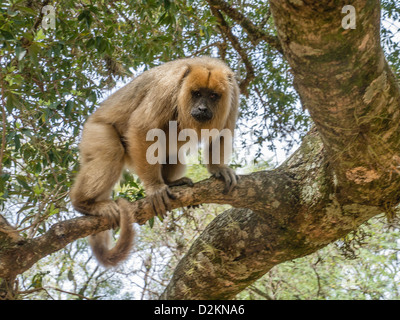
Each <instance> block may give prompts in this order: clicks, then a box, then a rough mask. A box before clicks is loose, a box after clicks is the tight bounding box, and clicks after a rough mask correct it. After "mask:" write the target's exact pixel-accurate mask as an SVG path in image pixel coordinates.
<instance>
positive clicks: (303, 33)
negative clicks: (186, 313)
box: [161, 0, 400, 299]
mask: <svg viewBox="0 0 400 320" xmlns="http://www.w3.org/2000/svg"><path fill="white" fill-rule="evenodd" d="M211 2H212V3H213V4H215V3H216V2H218V3H219V2H222V1H210V3H211ZM270 3H271V11H272V14H273V17H274V21H275V23H276V27H277V30H278V34H279V37H280V40H281V43H282V46H283V51H284V55H285V57H287V59H288V62H289V64H290V65H291V68H292V70H293V74H294V79H295V87H296V89H297V91H298V93H299V95H300V97H301V101H302V103H303V106H305V107H307V108H308V109H309V111H310V114H311V116H312V118H313V120H314V122H315V124H316V128H314V129H313V130H312V131H311V132H310V133H309V134H308V135H307V136H306V137H305V138H304V140H303V143H302V145H301V147H300V148H299V150H297V151H296V152H295V153H294V154H293V156H292V157H291V158H289V159H288V160H287V161H286V162H285V163H284V164H282V165H281V166H280V167H279V168H278V169H276V170H274V171H273V177H274V180H275V181H279V185H275V184H274V182H273V181H265V180H263V179H262V178H261V177H259V178H260V180H259V181H258V184H257V185H256V186H255V187H256V193H258V191H261V190H262V191H261V192H262V193H263V194H264V196H267V199H265V201H264V203H263V205H260V202H258V205H256V206H255V207H256V208H250V209H252V210H249V209H231V210H228V211H226V212H224V213H222V214H221V215H219V216H218V217H217V218H216V219H215V220H214V221H213V222H212V223H211V224H210V225H209V226H208V227H207V228H206V230H204V232H203V233H202V235H201V236H200V237H199V238H198V239H197V240H196V241H195V242H194V244H193V245H192V247H191V248H190V250H189V251H188V253H187V254H186V255H185V256H184V257H183V258H182V260H181V261H180V262H179V264H178V266H177V268H176V270H175V272H174V275H173V277H172V279H171V282H170V283H169V285H168V286H167V288H166V290H165V291H164V293H163V294H162V296H161V298H163V299H231V298H233V297H234V296H235V295H236V294H237V293H239V292H240V291H241V290H243V289H244V288H245V287H247V286H248V285H250V284H251V283H253V282H254V281H255V280H256V279H258V278H259V277H261V276H262V275H264V274H265V273H266V272H268V271H269V270H270V269H271V268H272V267H273V266H275V265H277V264H279V263H281V262H284V261H287V260H291V259H296V258H299V257H302V256H304V255H307V254H309V253H312V252H315V251H316V250H318V249H320V248H322V247H324V246H326V245H327V244H329V243H331V242H332V241H335V240H336V239H339V238H341V237H343V236H344V235H346V234H347V233H348V232H350V231H352V230H355V229H356V228H357V227H358V226H359V225H360V224H361V223H363V222H365V221H367V220H368V219H369V218H371V217H373V216H375V215H377V214H379V213H382V212H383V211H384V210H387V208H388V207H394V206H396V205H398V203H399V202H400V175H399V174H398V173H397V171H396V170H394V168H396V167H398V166H399V159H400V112H399V106H400V90H399V87H398V85H397V83H396V81H395V78H394V76H393V74H392V72H391V70H390V68H389V67H388V65H387V63H386V61H385V59H384V55H383V51H382V48H381V46H380V39H379V27H380V21H379V18H380V17H379V11H380V3H379V1H378V0H375V1H367V0H356V1H353V3H352V5H353V6H355V7H356V8H357V28H356V29H355V30H344V29H343V28H342V27H341V20H342V18H343V17H342V16H341V9H342V7H343V6H344V5H346V4H347V3H346V2H345V1H339V2H338V1H334V2H333V1H328V0H326V1H319V2H315V1H311V0H310V1H308V0H302V1H292V0H283V1H282V0H271V1H270ZM221 10H222V9H221ZM270 174H271V172H270ZM268 176H269V175H268ZM278 176H279V177H281V178H282V177H286V179H284V178H282V179H277V177H278ZM271 183H272V185H271ZM264 184H265V185H266V188H264ZM258 188H260V190H258ZM271 193H272V194H273V196H272V197H271ZM278 193H281V194H280V195H279V194H278ZM249 194H250V195H251V194H252V192H250V193H249ZM255 201H257V200H255ZM258 201H262V197H261V199H258ZM243 202H245V203H246V206H245V207H246V208H249V207H250V206H249V203H252V202H253V199H243ZM236 206H238V205H236Z"/></svg>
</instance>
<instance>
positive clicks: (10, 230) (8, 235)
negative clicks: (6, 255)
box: [0, 214, 23, 243]
mask: <svg viewBox="0 0 400 320" xmlns="http://www.w3.org/2000/svg"><path fill="white" fill-rule="evenodd" d="M20 241H23V237H22V236H21V235H20V234H19V232H18V231H17V230H16V229H15V228H14V227H13V226H12V225H11V224H10V223H9V222H8V221H7V220H6V218H4V217H3V216H2V215H1V214H0V243H7V242H8V243H18V242H20Z"/></svg>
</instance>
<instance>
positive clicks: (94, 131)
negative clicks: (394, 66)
mask: <svg viewBox="0 0 400 320" xmlns="http://www.w3.org/2000/svg"><path fill="white" fill-rule="evenodd" d="M201 88H208V89H210V90H213V92H216V93H217V94H218V95H219V96H220V99H219V101H218V103H217V106H216V110H214V113H213V117H212V119H210V121H207V122H201V123H200V122H198V121H196V120H195V119H194V118H193V117H192V116H191V112H190V110H191V108H192V104H193V103H192V95H191V94H192V92H193V90H198V89H201ZM238 103H239V88H238V85H237V83H236V80H235V77H234V74H233V72H232V71H231V70H230V69H229V67H227V66H226V64H225V63H223V62H222V61H220V60H218V59H214V58H210V57H201V58H193V59H181V60H176V61H171V62H168V63H165V64H163V65H161V66H158V67H155V68H153V69H150V70H148V71H146V72H144V73H143V74H141V75H140V76H138V77H137V78H136V79H134V80H133V81H132V82H130V83H129V84H127V85H126V86H124V87H123V88H121V89H120V90H118V91H117V92H115V93H114V94H113V95H111V96H110V97H109V98H108V99H107V100H106V101H104V102H103V103H102V104H101V106H100V107H99V108H98V110H97V111H96V112H94V113H93V114H92V115H91V116H90V117H89V119H88V121H87V122H86V124H85V125H84V129H83V133H82V140H81V143H80V155H81V159H80V171H79V173H78V175H77V177H76V180H75V183H74V185H73V187H72V189H71V194H70V195H71V200H72V204H73V206H74V207H75V209H76V210H77V211H79V212H81V213H83V214H89V215H101V216H106V217H108V218H109V219H110V220H111V221H112V222H113V224H114V226H118V225H119V226H120V229H121V232H120V237H119V240H118V242H117V244H116V245H115V246H114V248H112V249H110V248H109V245H110V236H109V233H108V232H107V233H99V234H97V235H93V236H91V238H90V244H91V246H92V249H93V252H94V254H95V256H96V258H97V259H98V261H99V262H100V263H101V264H103V265H105V266H115V265H117V264H118V263H119V262H121V261H123V260H124V259H126V257H127V256H128V254H129V252H130V250H131V247H132V243H133V237H134V231H133V228H132V226H131V222H132V221H133V220H134V219H133V218H132V219H130V217H129V215H130V214H131V213H130V212H129V204H128V203H127V202H126V201H124V200H122V199H119V200H118V201H113V200H111V197H110V195H111V191H112V189H113V187H114V185H115V184H116V183H117V182H118V181H119V179H120V176H121V172H122V170H123V168H124V167H126V166H127V167H130V168H132V169H133V170H134V172H135V173H136V174H137V175H138V176H139V178H140V179H141V181H142V182H143V184H144V187H145V190H146V193H147V196H148V198H149V200H150V201H151V203H152V205H153V208H154V211H155V214H161V215H164V214H165V213H166V211H168V210H170V205H169V199H170V198H173V197H174V196H173V195H172V194H171V192H170V191H169V187H168V185H170V186H171V185H173V184H174V182H176V181H178V182H179V181H180V179H181V182H182V183H188V181H189V182H190V179H188V178H182V177H183V175H184V172H185V166H184V165H183V164H181V163H178V164H175V165H172V164H167V165H161V164H154V165H152V164H149V163H148V162H147V161H146V150H147V148H148V147H149V146H150V145H151V144H152V143H153V142H151V141H146V134H147V132H148V131H149V130H150V129H155V128H158V129H162V130H165V132H166V133H167V128H168V123H169V121H172V120H176V121H177V123H178V130H182V129H185V128H191V129H194V130H196V132H197V133H198V135H199V136H200V131H201V129H213V128H216V129H218V130H221V129H223V128H228V129H230V130H232V132H233V130H234V128H235V123H236V117H237V109H238ZM223 157H224V155H223V154H222V158H223ZM207 167H208V170H209V172H210V173H212V174H214V175H216V176H217V177H221V178H223V179H224V180H225V181H226V183H227V188H228V189H229V190H231V189H232V188H233V187H234V185H235V184H236V175H235V174H234V172H233V170H232V169H230V168H228V167H227V166H225V165H222V164H221V165H220V164H216V165H215V164H210V165H208V166H207ZM227 179H228V180H227ZM167 184H168V185H167Z"/></svg>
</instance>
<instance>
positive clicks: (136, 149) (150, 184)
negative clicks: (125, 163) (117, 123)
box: [128, 127, 176, 217]
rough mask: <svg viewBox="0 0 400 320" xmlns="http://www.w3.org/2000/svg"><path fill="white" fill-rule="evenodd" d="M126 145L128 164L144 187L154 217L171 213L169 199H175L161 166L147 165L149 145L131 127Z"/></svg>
mask: <svg viewBox="0 0 400 320" xmlns="http://www.w3.org/2000/svg"><path fill="white" fill-rule="evenodd" d="M128 145H129V147H128V155H129V164H130V166H131V167H132V169H133V171H134V172H135V173H136V174H137V175H138V176H139V178H140V180H141V182H142V183H143V185H144V188H145V190H146V194H147V197H148V200H149V201H150V203H151V205H152V207H153V212H154V215H156V216H161V217H163V216H165V214H166V213H167V211H171V203H170V199H176V198H175V196H174V195H173V194H172V193H171V191H170V190H169V187H168V185H167V184H166V183H165V181H164V179H163V177H162V174H161V167H162V164H160V163H154V164H153V163H149V161H148V159H147V158H146V151H147V149H148V147H149V146H150V143H149V142H148V141H146V137H145V136H144V135H143V134H142V133H141V132H138V131H137V130H135V129H134V128H132V127H131V128H130V131H129V133H128Z"/></svg>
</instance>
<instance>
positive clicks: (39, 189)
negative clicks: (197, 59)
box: [0, 0, 400, 299]
mask: <svg viewBox="0 0 400 320" xmlns="http://www.w3.org/2000/svg"><path fill="white" fill-rule="evenodd" d="M43 3H45V4H50V5H52V6H54V8H55V12H56V21H55V23H56V28H55V29H51V28H49V29H45V28H44V27H43V26H42V22H45V21H43V19H45V16H43V14H40V12H41V8H42V6H43ZM43 3H41V2H39V1H34V0H27V1H23V0H11V1H8V2H1V4H0V90H1V100H0V106H1V113H2V117H1V119H0V121H1V126H0V127H1V129H0V130H1V152H0V159H1V161H0V163H1V166H0V207H1V210H2V215H3V216H5V217H6V218H7V219H8V220H9V221H10V222H12V223H13V224H14V225H15V226H16V227H17V228H18V229H20V230H22V231H23V235H24V236H25V237H27V238H33V237H36V236H39V235H41V234H43V233H44V232H46V230H47V229H48V227H49V226H50V225H51V224H53V223H55V222H57V221H59V220H60V219H69V218H71V217H72V216H73V215H74V212H73V210H72V209H71V207H70V205H69V199H68V191H69V188H70V186H71V181H72V179H73V176H74V173H75V172H76V170H77V166H78V159H79V155H78V142H79V134H80V131H81V128H82V124H83V123H84V121H85V119H86V117H87V116H88V115H89V114H90V113H91V112H92V111H93V110H94V109H95V108H96V107H97V106H98V105H99V103H100V102H101V101H102V100H103V99H104V98H105V97H106V96H108V95H109V94H110V92H111V91H112V90H115V88H117V87H119V86H121V85H122V84H123V83H126V82H127V81H129V77H131V76H132V75H133V76H134V75H137V74H138V73H139V72H141V71H143V70H145V69H147V68H150V67H152V66H154V65H158V64H160V63H161V62H164V61H168V60H171V59H176V58H180V57H184V56H186V57H188V56H198V55H205V54H207V55H214V56H220V57H222V58H224V59H225V60H226V61H227V62H228V63H229V64H230V65H231V67H232V68H233V69H234V70H235V71H236V72H237V75H238V79H239V81H245V80H246V79H250V81H249V83H248V84H247V88H246V89H247V95H246V96H243V97H242V104H241V113H240V121H239V132H240V134H239V139H238V140H239V142H243V146H246V147H249V145H251V144H252V143H254V146H255V149H254V150H255V151H252V153H251V157H252V160H253V159H254V158H257V159H259V160H260V161H259V164H256V165H255V168H257V169H258V170H259V169H261V168H264V167H265V162H266V159H269V158H270V154H269V153H267V150H266V149H267V148H268V149H270V150H275V149H276V148H277V141H279V140H280V141H281V142H283V143H284V147H285V148H286V149H290V148H291V147H292V146H293V145H294V144H295V143H296V142H298V140H299V138H300V137H301V136H302V135H303V134H304V133H305V132H306V131H307V130H308V128H309V126H310V122H309V118H308V116H307V114H306V113H305V112H304V111H303V110H301V108H300V107H299V102H298V97H297V95H296V93H295V91H294V89H293V87H292V80H293V79H292V76H291V73H290V70H289V67H288V64H287V63H286V61H284V60H283V59H282V56H280V54H279V53H277V51H276V50H275V49H274V48H273V47H272V46H270V45H268V44H267V43H266V42H265V41H261V42H259V43H257V44H254V43H253V42H252V39H251V37H250V36H249V34H248V33H246V32H245V30H243V28H242V27H241V26H239V25H238V24H237V23H236V22H235V21H233V20H232V18H230V17H228V16H225V20H226V22H227V23H228V25H230V26H231V30H232V33H233V35H234V36H235V37H236V39H237V41H238V42H239V45H240V47H241V48H242V51H243V52H245V55H243V54H239V53H238V52H237V50H235V49H234V48H233V47H232V44H231V43H230V42H229V39H227V37H226V35H225V34H223V33H222V32H221V30H220V28H219V25H218V21H217V18H216V17H215V16H214V15H213V14H212V12H211V10H210V7H209V5H208V3H207V2H206V1H191V0H187V1H183V0H176V1H171V0H141V1H132V0H126V1H110V2H107V1H96V2H93V1H88V0H82V1H78V2H77V1H72V0H65V1H44V2H43ZM230 3H231V4H232V5H233V6H234V7H235V8H237V10H238V11H240V12H242V13H244V14H245V15H246V17H248V18H249V19H250V20H251V21H252V22H253V23H254V24H256V25H258V26H260V27H262V28H263V29H264V30H267V32H268V33H269V34H271V35H274V34H275V30H274V26H273V20H272V18H271V16H270V11H269V6H268V3H267V2H266V1H263V0H252V1H236V0H235V1H230ZM382 6H383V9H384V11H383V18H384V19H386V20H387V21H388V23H389V24H390V25H391V27H389V26H388V25H385V24H384V25H383V26H382V36H383V45H384V46H385V50H386V52H387V55H388V60H389V62H390V63H391V64H392V66H393V69H394V70H395V71H397V72H399V71H398V70H400V60H399V57H400V52H399V47H398V43H399V41H398V29H399V28H398V21H399V14H400V9H399V5H398V4H397V3H396V1H391V0H385V1H382ZM244 57H245V58H246V59H244ZM249 66H250V67H249ZM252 72H254V75H253V77H249V75H251V73H252ZM249 135H250V136H251V139H248V138H247V137H248V136H249ZM241 137H243V139H241ZM244 137H246V138H244ZM243 146H242V147H243ZM238 147H239V148H240V143H239V145H238ZM239 165H241V163H240V161H239ZM245 170H248V168H245ZM196 174H200V173H199V171H198V167H197V166H193V167H192V168H191V170H190V175H192V176H193V175H196ZM115 195H116V196H126V197H129V198H130V199H132V200H133V199H139V198H141V197H143V195H144V193H143V190H142V189H141V187H140V184H139V183H138V181H137V180H136V179H134V178H126V179H125V182H124V183H123V184H122V185H121V186H120V188H119V189H117V190H116V194H115ZM220 210H222V208H221V207H218V209H216V208H215V207H213V206H204V208H203V210H202V211H201V210H200V211H193V210H189V211H185V210H183V211H179V210H177V211H175V213H174V214H173V215H172V217H173V218H174V219H173V220H172V219H167V220H166V221H164V223H163V224H161V223H159V222H155V223H154V226H153V229H152V230H150V231H148V230H147V229H146V228H148V227H146V228H142V229H141V231H140V239H138V241H137V243H138V251H137V254H136V255H135V257H134V258H136V259H137V260H136V261H137V262H130V263H128V264H127V268H122V269H121V270H120V273H121V274H120V275H118V274H115V273H110V272H105V271H104V270H102V269H101V268H98V267H97V266H96V265H95V264H94V263H92V262H91V261H92V260H91V258H90V256H89V255H88V253H87V246H86V242H85V241H78V242H76V243H74V244H72V245H70V246H68V247H66V248H65V249H64V250H62V251H61V252H59V253H57V254H55V255H52V256H51V257H48V258H47V259H45V260H42V261H41V262H39V263H38V264H37V265H36V266H35V267H34V268H32V269H31V270H30V271H28V272H27V273H26V274H25V275H23V276H21V277H20V280H19V281H20V289H21V290H22V291H25V294H28V293H29V295H23V297H29V298H30V299H33V298H37V299H46V298H50V297H51V298H67V297H69V298H78V299H81V298H84V297H91V298H102V297H107V298H110V297H113V296H114V297H119V298H127V297H130V298H131V297H134V298H149V297H150V298H151V297H155V296H156V294H157V293H159V292H160V291H161V290H162V288H163V285H165V284H166V281H167V279H168V277H169V276H170V275H171V272H172V270H173V267H174V265H175V264H176V263H177V261H179V258H180V257H181V255H182V254H183V253H184V252H185V250H186V249H187V247H188V245H189V244H190V243H191V241H193V239H194V238H195V237H196V235H197V234H199V232H201V230H202V228H204V226H205V225H206V224H207V222H209V221H210V220H211V219H212V217H214V216H215V215H216V214H218V212H220ZM155 235H157V237H155ZM330 250H333V249H332V248H331V249H330ZM156 252H157V254H156ZM321 254H322V253H321ZM334 254H336V253H334ZM163 259H164V260H163ZM314 259H316V258H314ZM332 259H333V258H332ZM162 260H163V261H164V262H160V261H162ZM131 261H134V259H133V260H131ZM165 261H168V264H167V267H165V266H166V265H165ZM297 263H298V264H297ZM296 264H297V266H298V269H299V270H303V262H296ZM289 265H290V264H286V265H285V266H282V269H280V267H279V269H278V268H276V269H274V271H273V272H271V273H270V274H269V275H268V276H267V277H280V278H281V279H285V275H284V273H283V271H282V272H280V271H279V270H285V272H287V270H288V268H289ZM318 265H322V263H318ZM128 266H129V268H128ZM54 267H55V268H56V269H54ZM285 268H286V269H285ZM304 268H305V267H304ZM359 270H361V268H360V269H359ZM382 270H383V271H384V272H387V270H386V269H382ZM291 272H292V273H294V272H295V270H294V269H292V271H290V272H289V274H290V273H291ZM313 272H314V271H312V270H311V269H309V270H308V271H307V273H304V274H303V275H302V277H299V279H300V278H303V279H305V281H306V276H307V275H313ZM128 273H129V274H128ZM128 275H129V277H128ZM130 276H133V278H131V277H130ZM327 276H328V275H327ZM338 277H339V276H338ZM126 278H129V279H133V280H131V281H133V282H134V283H135V284H134V285H138V287H140V290H139V291H138V292H141V293H140V294H139V295H132V293H130V292H126V293H122V294H121V293H120V292H117V290H116V289H115V288H118V287H122V285H123V282H125V281H126V280H125V279H126ZM122 279H123V280H122ZM154 279H155V281H153V282H152V281H150V280H154ZM307 279H308V278H307ZM268 281H271V280H268ZM326 281H327V282H326V283H327V285H328V283H333V282H329V281H331V280H329V281H328V280H326ZM332 281H333V280H332ZM385 281H386V280H385ZM396 281H397V280H396ZM138 282H139V284H138ZM150 284H151V286H152V287H151V286H150ZM296 285H298V286H304V285H305V282H301V283H299V284H296ZM257 286H258V284H257ZM43 287H46V290H44V289H43ZM302 290H303V289H302ZM302 290H300V291H301V292H303V291H302ZM306 291H307V290H306ZM308 291H309V292H312V294H307V293H305V294H298V296H295V295H294V294H293V295H289V293H287V294H286V295H285V294H280V295H278V294H275V293H274V297H276V298H310V297H315V298H318V297H319V298H321V297H331V298H334V297H335V296H334V293H332V291H329V290H327V289H325V287H324V295H322V293H321V294H320V295H315V287H314V289H310V290H308ZM328 291H329V294H330V295H328ZM66 292H71V293H73V295H71V294H68V293H66ZM270 294H272V293H270ZM336 297H337V298H340V297H342V295H341V293H339V291H338V292H337V296H336ZM370 297H371V298H373V297H375V296H373V295H371V296H370ZM382 297H388V296H385V294H383V295H382ZM390 297H391V298H393V297H395V296H394V295H393V296H390Z"/></svg>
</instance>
